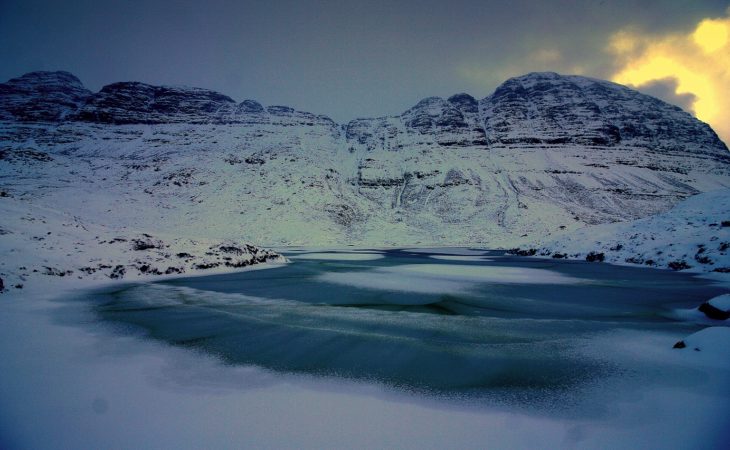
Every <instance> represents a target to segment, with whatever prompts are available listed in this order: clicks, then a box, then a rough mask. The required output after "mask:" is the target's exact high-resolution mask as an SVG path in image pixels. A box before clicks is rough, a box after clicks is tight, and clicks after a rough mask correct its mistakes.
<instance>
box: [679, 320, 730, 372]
mask: <svg viewBox="0 0 730 450" xmlns="http://www.w3.org/2000/svg"><path fill="white" fill-rule="evenodd" d="M682 341H683V342H684V344H685V345H686V347H684V348H680V349H675V350H676V351H678V352H682V353H681V354H682V355H683V356H684V357H685V358H686V359H687V360H688V361H690V362H693V363H696V364H702V365H707V366H713V367H722V368H726V369H730V328H728V327H708V328H705V329H704V330H700V331H698V332H696V333H694V334H691V335H689V336H687V337H686V338H684V339H682Z"/></svg>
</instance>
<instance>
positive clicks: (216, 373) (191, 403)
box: [0, 256, 730, 449]
mask: <svg viewBox="0 0 730 450" xmlns="http://www.w3.org/2000/svg"><path fill="white" fill-rule="evenodd" d="M424 258H427V256H424ZM313 261H314V262H312V263H311V264H320V262H317V261H316V260H313ZM321 261H323V262H324V263H325V264H332V263H330V262H328V261H327V260H321ZM350 261H351V262H350ZM426 261H428V259H426ZM355 262H357V261H355V260H347V259H345V260H341V264H352V263H355ZM375 263H377V264H380V260H373V261H361V264H375ZM453 263H454V264H452V267H460V264H463V262H460V261H454V262H453ZM297 264H299V263H297V262H295V263H294V265H293V266H286V267H294V266H296V265H297ZM337 264H340V263H337ZM424 266H425V268H424V270H422V271H416V272H414V273H419V274H420V273H424V271H425V272H429V266H430V267H432V266H434V265H433V264H424ZM280 270H284V269H271V270H265V271H263V272H261V271H259V272H256V273H261V274H272V275H276V274H277V273H278V272H279V271H280ZM287 270H288V269H287ZM408 271H409V269H408V267H405V268H402V272H403V273H407V272H408ZM411 272H413V271H412V270H411ZM546 272H547V271H546ZM472 278H473V277H472ZM472 278H470V279H469V280H461V281H469V282H473V281H474V280H473V279H472ZM480 279H481V280H482V281H483V280H484V279H485V278H480ZM200 280H201V281H202V280H203V279H202V278H201V279H200ZM546 280H547V281H546ZM551 280H552V281H555V279H553V278H546V279H543V282H548V283H549V282H551ZM442 281H443V280H442ZM80 283H83V282H81V281H80ZM118 288H121V286H119V287H118ZM118 288H113V287H112V288H111V289H112V290H114V289H118ZM24 294H25V295H23V296H21V295H19V293H18V292H17V291H14V292H11V293H9V294H8V295H5V296H4V297H3V301H2V302H0V354H2V355H3V356H2V358H0V373H2V374H3V375H2V380H3V382H2V383H0V447H2V448H46V449H48V448H50V449H52V448H241V447H247V448H644V449H653V448H656V449H675V448H677V449H682V448H723V445H724V444H725V443H726V442H727V440H728V438H730V434H729V431H728V428H727V417H728V413H730V407H728V405H729V404H730V403H729V402H728V400H730V387H729V386H728V380H730V362H729V361H730V360H728V359H727V358H726V348H727V347H728V346H730V340H729V339H728V338H730V337H729V336H728V335H727V334H728V333H726V332H724V331H725V330H727V329H723V331H714V330H717V329H716V328H707V329H705V330H703V331H701V332H699V333H696V334H694V335H692V336H689V337H687V338H686V339H685V340H686V342H687V345H688V347H687V348H685V349H681V350H677V349H672V348H671V346H669V345H667V343H668V342H671V340H669V341H668V338H670V339H671V336H667V335H665V334H663V333H657V332H656V331H651V330H641V329H635V330H628V329H625V330H620V331H615V332H606V333H598V334H596V335H595V336H594V338H592V339H591V340H590V341H586V343H585V345H584V346H583V348H580V353H581V354H582V355H584V356H588V357H590V356H591V355H593V357H594V358H596V361H603V364H606V365H607V366H606V367H613V366H618V367H623V368H627V367H628V368H630V370H629V371H628V372H627V373H623V374H619V375H618V377H609V378H608V379H600V378H599V379H596V380H595V381H594V382H592V383H589V384H588V385H587V386H585V387H584V388H582V389H581V391H580V392H570V391H567V392H565V393H564V395H563V396H562V397H561V398H562V400H561V401H560V402H556V403H554V404H545V403H544V402H543V403H540V402H539V401H536V402H535V404H534V405H533V406H531V405H530V404H531V402H532V400H531V399H529V398H527V399H519V400H518V401H515V402H512V401H510V400H509V399H507V400H503V401H497V402H491V401H485V402H481V401H469V400H468V399H463V398H461V399H460V398H450V397H449V398H444V397H438V396H436V397H432V396H426V395H423V394H419V393H409V392H408V391H403V390H397V389H392V388H388V387H384V386H383V385H381V384H373V383H371V382H368V381H361V382H356V381H351V380H348V379H341V378H332V377H313V376H309V375H295V374H290V373H273V372H270V371H267V370H264V369H260V368H257V367H253V366H249V365H229V364H222V363H221V362H220V361H219V360H217V359H215V358H213V357H211V356H209V355H206V354H203V353H200V352H197V351H193V350H189V349H185V348H180V347H172V346H169V345H167V344H164V343H159V342H156V341H152V340H149V339H145V338H143V337H142V336H141V335H139V334H137V333H131V334H130V333H129V330H128V329H124V328H119V327H118V326H116V325H108V324H104V323H101V322H99V321H98V320H97V319H96V318H95V317H94V316H92V315H91V314H90V313H89V312H88V310H87V309H86V308H87V306H88V305H86V304H85V303H82V302H74V301H71V302H69V301H58V300H56V298H59V297H61V298H68V297H69V296H76V295H78V291H77V290H75V291H70V292H56V293H55V294H53V295H50V294H48V293H47V292H45V293H44V292H43V291H42V290H41V289H37V288H33V287H31V288H30V289H29V290H27V291H26V292H25V293H24ZM193 294H194V292H192V290H191V293H190V295H188V298H189V299H191V300H194V298H195V297H194V296H192V295H193ZM29 298H32V299H33V301H28V299H29ZM221 298H222V300H225V297H221ZM262 306H266V304H263V305H262ZM282 307H284V308H290V307H292V306H291V305H286V304H284V305H283V306H282ZM349 311H351V308H345V309H341V312H339V313H338V314H351V313H350V312H349ZM396 314H397V315H398V317H403V313H396ZM411 315H412V314H411ZM423 317H424V318H425V319H428V320H429V321H436V322H434V323H437V322H439V319H438V316H433V315H424V316H423ZM444 317H445V318H446V317H448V316H444ZM485 331H488V330H485ZM693 346H701V351H699V352H698V351H695V350H693V348H692V347H693ZM577 399H578V401H576V400H577ZM535 400H539V399H535Z"/></svg>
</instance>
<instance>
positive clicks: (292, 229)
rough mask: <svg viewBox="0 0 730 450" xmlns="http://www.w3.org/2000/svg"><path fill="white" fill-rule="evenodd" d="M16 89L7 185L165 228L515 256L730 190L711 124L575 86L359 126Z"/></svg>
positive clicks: (107, 94)
mask: <svg viewBox="0 0 730 450" xmlns="http://www.w3.org/2000/svg"><path fill="white" fill-rule="evenodd" d="M0 93H2V95H1V96H0V142H2V143H1V144H0V188H2V189H3V191H5V192H7V193H8V194H9V195H15V196H19V197H23V198H27V199H28V200H29V201H34V202H41V203H43V204H54V205H55V204H61V205H64V208H67V209H68V210H69V211H74V212H78V214H79V215H80V216H81V217H83V216H84V215H89V216H90V217H92V216H93V217H104V218H105V220H109V221H112V222H116V223H119V224H123V225H126V224H129V225H130V226H131V225H134V226H135V227H136V228H137V229H146V230H151V231H155V230H156V229H159V230H160V231H162V232H164V231H166V230H170V229H174V230H175V231H176V232H181V233H185V234H188V235H200V233H201V232H204V233H208V234H210V233H213V234H215V235H217V236H220V237H223V238H226V237H234V236H235V237H238V236H244V237H245V238H247V239H249V240H252V241H254V242H260V243H302V244H332V243H359V244H406V243H413V244H415V243H454V244H458V243H462V244H463V243H485V244H488V245H503V246H507V245H513V244H519V242H520V241H521V240H524V241H528V240H530V241H534V240H535V238H536V237H539V236H547V235H549V234H552V233H559V232H562V230H570V229H575V228H578V227H580V226H582V225H584V224H595V223H604V222H615V221H622V220H627V219H636V218H640V217H645V216H647V215H650V214H653V213H657V212H662V211H666V210H667V209H668V208H670V207H671V206H672V205H674V204H676V203H677V202H678V201H680V200H682V199H684V198H686V197H688V196H691V195H694V194H696V193H699V192H704V191H708V190H712V189H717V188H720V187H724V186H730V153H729V152H728V150H727V147H726V146H725V145H724V144H723V143H722V142H721V141H720V140H719V139H718V137H717V135H716V134H715V133H714V132H713V131H712V130H711V129H710V127H709V126H707V125H706V124H704V123H702V122H699V121H698V120H696V119H694V118H693V117H692V116H691V115H689V114H687V113H685V112H684V111H682V110H681V109H679V108H677V107H674V106H671V105H668V104H666V103H664V102H661V101H660V100H657V99H655V98H652V97H649V96H646V95H642V94H640V93H638V92H636V91H633V90H630V89H628V88H626V87H623V86H619V85H616V84H613V83H609V82H605V81H600V80H592V79H588V78H583V77H576V76H561V75H557V74H552V73H536V74H529V75H525V76H523V77H518V78H513V79H511V80H508V81H506V82H505V83H504V84H503V85H502V86H500V87H499V88H498V89H497V90H496V91H495V92H494V93H493V94H492V95H490V96H489V97H487V98H485V99H482V100H476V99H474V98H473V97H471V96H469V95H467V94H457V95H454V96H452V97H449V98H448V99H441V98H438V97H431V98H427V99H424V100H422V101H421V102H419V103H418V104H417V105H415V106H414V107H412V108H410V109H408V110H407V111H405V112H404V113H403V114H401V115H399V116H391V117H381V118H371V119H358V120H354V121H351V122H350V123H348V124H345V125H338V124H335V123H334V122H333V121H332V120H330V119H329V118H327V117H326V116H321V115H315V114H311V113H306V112H300V111H296V110H294V109H292V108H288V107H285V106H269V107H264V106H262V105H260V104H258V103H257V102H255V101H252V100H245V101H243V102H241V103H237V102H236V101H234V100H233V99H231V98H229V97H227V96H225V95H222V94H219V93H216V92H213V91H209V90H205V89H194V88H178V87H159V86H150V85H146V84H142V83H115V84H112V85H109V86H106V87H104V88H103V89H102V90H101V91H100V92H98V93H90V92H89V91H87V90H85V89H84V88H83V86H81V84H80V82H79V81H78V80H77V79H76V78H75V77H73V76H72V75H70V74H65V73H59V72H54V73H35V74H28V75H25V76H23V77H20V78H17V79H14V80H11V81H9V82H8V83H5V84H2V85H0ZM28 155H34V157H30V156H28ZM38 155H40V157H39V156H38Z"/></svg>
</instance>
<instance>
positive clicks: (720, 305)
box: [707, 294, 730, 311]
mask: <svg viewBox="0 0 730 450" xmlns="http://www.w3.org/2000/svg"><path fill="white" fill-rule="evenodd" d="M707 303H709V304H710V305H712V306H714V307H715V308H717V309H721V310H723V311H730V294H722V295H718V296H717V297H713V298H711V299H709V300H708V301H707Z"/></svg>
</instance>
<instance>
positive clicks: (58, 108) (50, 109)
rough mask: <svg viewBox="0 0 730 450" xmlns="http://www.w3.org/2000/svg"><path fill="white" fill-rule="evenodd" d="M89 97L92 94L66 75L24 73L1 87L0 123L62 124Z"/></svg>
mask: <svg viewBox="0 0 730 450" xmlns="http://www.w3.org/2000/svg"><path fill="white" fill-rule="evenodd" d="M90 95H91V91H89V90H87V89H86V88H85V87H84V85H83V84H82V83H81V81H80V80H79V79H78V78H76V77H75V76H74V75H72V74H70V73H68V72H64V71H55V72H49V71H39V72H30V73H26V74H25V75H22V76H20V77H17V78H13V79H11V80H8V82H7V83H2V84H0V119H6V120H7V119H9V120H22V121H57V120H62V119H64V118H65V117H66V116H68V115H69V114H71V113H72V112H73V111H75V110H76V109H78V107H79V106H80V105H81V104H83V102H84V100H85V99H86V98H87V97H89V96H90Z"/></svg>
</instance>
